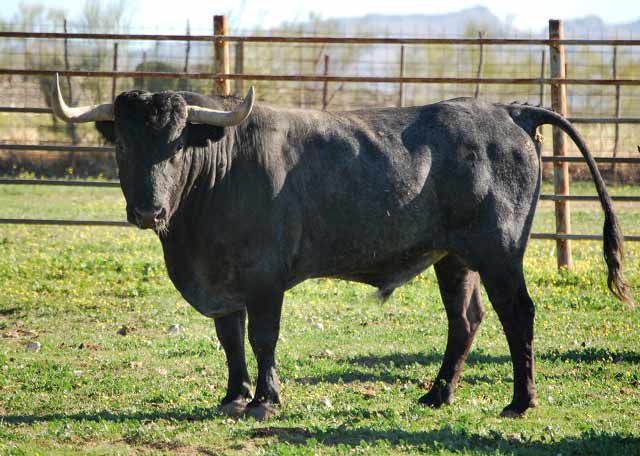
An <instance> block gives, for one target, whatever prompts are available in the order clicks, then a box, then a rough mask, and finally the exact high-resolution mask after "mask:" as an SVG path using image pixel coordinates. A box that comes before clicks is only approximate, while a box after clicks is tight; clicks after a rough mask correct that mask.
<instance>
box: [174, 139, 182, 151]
mask: <svg viewBox="0 0 640 456" xmlns="http://www.w3.org/2000/svg"><path fill="white" fill-rule="evenodd" d="M183 148H184V143H183V142H182V141H181V140H180V141H178V142H177V143H176V152H182V149H183Z"/></svg>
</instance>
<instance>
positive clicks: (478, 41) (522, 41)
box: [0, 31, 640, 46]
mask: <svg viewBox="0 0 640 456" xmlns="http://www.w3.org/2000/svg"><path fill="white" fill-rule="evenodd" d="M0 38H22V39H29V38H31V39H42V38H46V39H82V40H133V41H210V42H213V41H228V42H245V43H300V44H303V43H310V44H456V45H507V46H508V45H517V46H522V45H542V46H549V45H552V44H553V45H565V46H640V40H633V39H632V40H625V39H614V40H604V39H601V40H591V39H563V40H552V39H548V38H542V39H537V38H384V37H335V36H239V35H150V34H121V33H60V32H12V31H6V32H0Z"/></svg>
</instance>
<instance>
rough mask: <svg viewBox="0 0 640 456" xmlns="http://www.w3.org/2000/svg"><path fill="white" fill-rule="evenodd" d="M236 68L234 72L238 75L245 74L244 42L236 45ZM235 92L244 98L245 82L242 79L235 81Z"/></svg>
mask: <svg viewBox="0 0 640 456" xmlns="http://www.w3.org/2000/svg"><path fill="white" fill-rule="evenodd" d="M235 57H236V58H235V60H236V61H235V68H234V70H233V72H234V73H236V74H243V73H244V41H239V42H237V43H236V56H235ZM235 86H236V88H235V92H236V94H238V95H240V96H241V97H243V96H244V81H243V80H242V79H237V80H236V81H235Z"/></svg>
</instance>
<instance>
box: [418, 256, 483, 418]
mask: <svg viewBox="0 0 640 456" xmlns="http://www.w3.org/2000/svg"><path fill="white" fill-rule="evenodd" d="M434 269H435V271H436V277H437V278H438V284H439V286H440V295H441V296H442V301H443V303H444V307H445V310H446V312H447V318H448V320H449V335H448V337H447V348H446V350H445V353H444V359H443V361H442V367H440V372H438V376H437V377H436V379H435V381H434V382H433V386H432V387H431V390H430V391H429V392H428V393H427V394H425V395H424V396H422V397H421V398H420V403H422V404H425V405H428V406H431V407H440V406H441V405H442V404H450V403H451V402H452V401H453V392H454V390H455V388H456V385H457V383H458V380H459V378H460V374H461V373H462V368H463V366H464V362H465V360H466V359H467V355H468V354H469V350H470V349H471V344H472V343H473V338H474V336H475V334H476V332H477V330H478V327H479V326H480V323H481V322H482V317H483V315H484V309H483V307H482V301H481V300H480V288H479V278H478V273H477V272H473V271H471V270H469V268H468V267H467V266H466V264H465V263H464V262H463V261H462V260H461V259H460V258H459V257H458V256H456V255H453V254H450V255H448V256H446V257H445V258H444V259H442V260H441V261H439V262H438V263H436V264H435V266H434Z"/></svg>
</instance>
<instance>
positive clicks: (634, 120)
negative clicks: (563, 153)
mask: <svg viewBox="0 0 640 456" xmlns="http://www.w3.org/2000/svg"><path fill="white" fill-rule="evenodd" d="M0 112H1V111H0ZM567 120H568V121H569V122H571V123H574V124H640V117H567Z"/></svg>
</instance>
